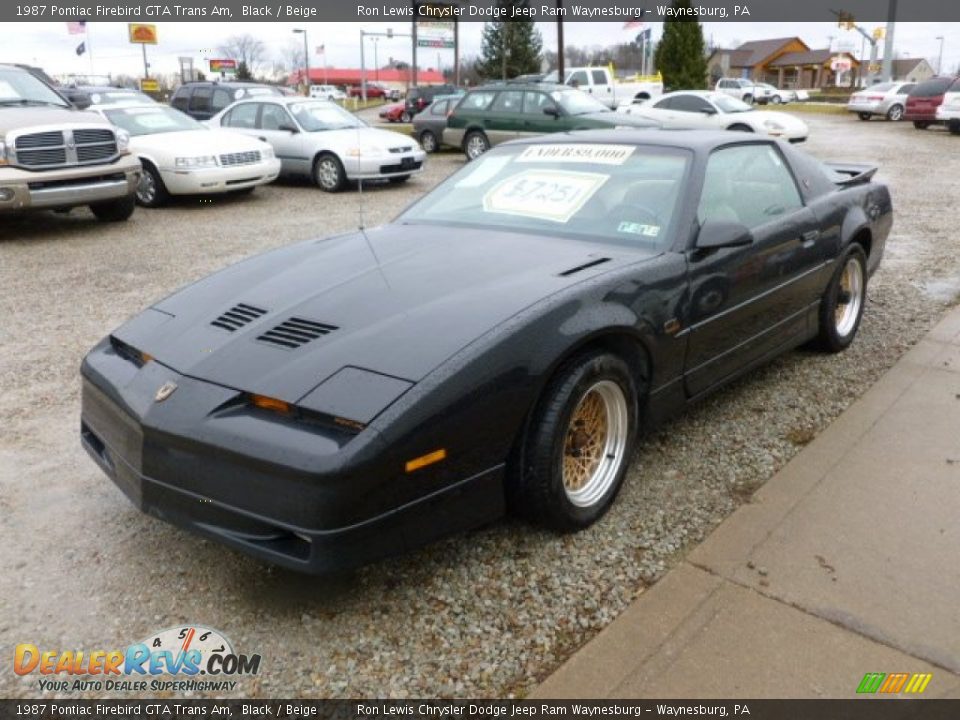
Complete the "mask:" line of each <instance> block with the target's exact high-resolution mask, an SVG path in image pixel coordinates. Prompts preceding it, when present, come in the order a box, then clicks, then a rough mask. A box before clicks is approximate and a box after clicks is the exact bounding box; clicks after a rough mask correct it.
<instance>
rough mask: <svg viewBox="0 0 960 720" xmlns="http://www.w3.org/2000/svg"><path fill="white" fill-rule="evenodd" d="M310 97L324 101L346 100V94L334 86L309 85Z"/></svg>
mask: <svg viewBox="0 0 960 720" xmlns="http://www.w3.org/2000/svg"><path fill="white" fill-rule="evenodd" d="M310 97H312V98H323V99H324V100H346V99H347V94H346V93H345V92H344V91H343V90H341V89H340V88H338V87H337V86H336V85H311V86H310Z"/></svg>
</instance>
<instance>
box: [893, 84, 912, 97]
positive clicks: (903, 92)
mask: <svg viewBox="0 0 960 720" xmlns="http://www.w3.org/2000/svg"><path fill="white" fill-rule="evenodd" d="M914 87H916V83H907V84H906V85H904V86H903V87H902V88H900V89H899V90H897V95H906V94H907V93H908V92H910V91H911V90H913V88H914Z"/></svg>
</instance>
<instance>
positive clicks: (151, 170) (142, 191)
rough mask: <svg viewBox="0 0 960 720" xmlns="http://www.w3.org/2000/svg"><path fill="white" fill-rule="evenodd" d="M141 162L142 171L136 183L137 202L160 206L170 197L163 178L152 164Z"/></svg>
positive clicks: (146, 205) (153, 206)
mask: <svg viewBox="0 0 960 720" xmlns="http://www.w3.org/2000/svg"><path fill="white" fill-rule="evenodd" d="M141 163H142V164H143V171H142V172H141V173H140V181H139V182H138V183H137V202H138V203H140V204H141V205H143V206H144V207H148V208H156V207H160V206H161V205H163V204H164V203H165V202H167V200H169V199H170V193H168V192H167V186H166V185H164V184H163V178H161V177H160V173H159V171H158V170H157V169H156V168H155V167H154V166H153V165H151V164H150V163H149V162H145V161H141Z"/></svg>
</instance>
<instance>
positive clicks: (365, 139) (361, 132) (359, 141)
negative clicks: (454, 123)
mask: <svg viewBox="0 0 960 720" xmlns="http://www.w3.org/2000/svg"><path fill="white" fill-rule="evenodd" d="M307 135H308V136H309V137H311V138H313V139H315V140H316V141H317V142H318V143H321V144H323V145H324V146H325V147H331V148H351V147H357V146H360V147H361V148H370V147H373V146H380V147H383V148H388V149H389V148H397V147H413V146H414V145H415V144H416V142H415V141H414V139H413V138H411V137H410V136H409V135H402V134H400V133H397V132H391V131H389V130H380V129H378V128H371V127H361V128H346V129H344V130H324V131H322V132H311V133H307Z"/></svg>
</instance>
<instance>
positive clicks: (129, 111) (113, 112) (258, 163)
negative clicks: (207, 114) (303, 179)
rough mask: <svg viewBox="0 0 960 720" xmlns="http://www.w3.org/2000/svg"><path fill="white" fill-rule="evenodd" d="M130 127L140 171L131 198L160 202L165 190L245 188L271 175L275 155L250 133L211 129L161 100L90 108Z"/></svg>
mask: <svg viewBox="0 0 960 720" xmlns="http://www.w3.org/2000/svg"><path fill="white" fill-rule="evenodd" d="M90 109H91V110H95V111H97V112H99V113H100V114H101V115H103V116H104V117H105V118H107V120H109V121H110V122H111V123H113V124H114V125H116V126H117V127H120V128H123V129H124V130H126V131H127V132H128V133H130V152H132V153H133V154H135V155H136V156H137V157H139V158H140V163H141V164H142V165H143V172H142V173H141V175H140V183H139V185H138V186H137V202H139V203H140V204H141V205H146V206H147V207H157V206H159V205H162V204H163V203H164V202H165V201H166V200H167V199H168V197H169V196H170V195H205V194H207V193H225V192H250V191H252V190H253V189H254V188H255V187H257V186H258V185H263V184H265V183H268V182H272V181H274V180H276V179H277V176H278V175H279V174H280V161H279V160H277V158H276V157H275V156H274V152H273V148H272V147H271V146H270V145H269V144H268V143H265V142H262V141H260V140H257V139H256V138H246V137H241V136H238V135H236V134H235V133H230V132H223V131H220V130H211V129H210V128H208V127H206V126H205V125H203V124H201V123H199V122H197V121H196V120H194V119H193V118H191V117H189V116H187V115H185V114H184V113H182V112H180V111H179V110H176V109H174V108H172V107H168V106H166V105H158V104H153V105H124V106H117V105H94V106H92V107H91V108H90Z"/></svg>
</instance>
